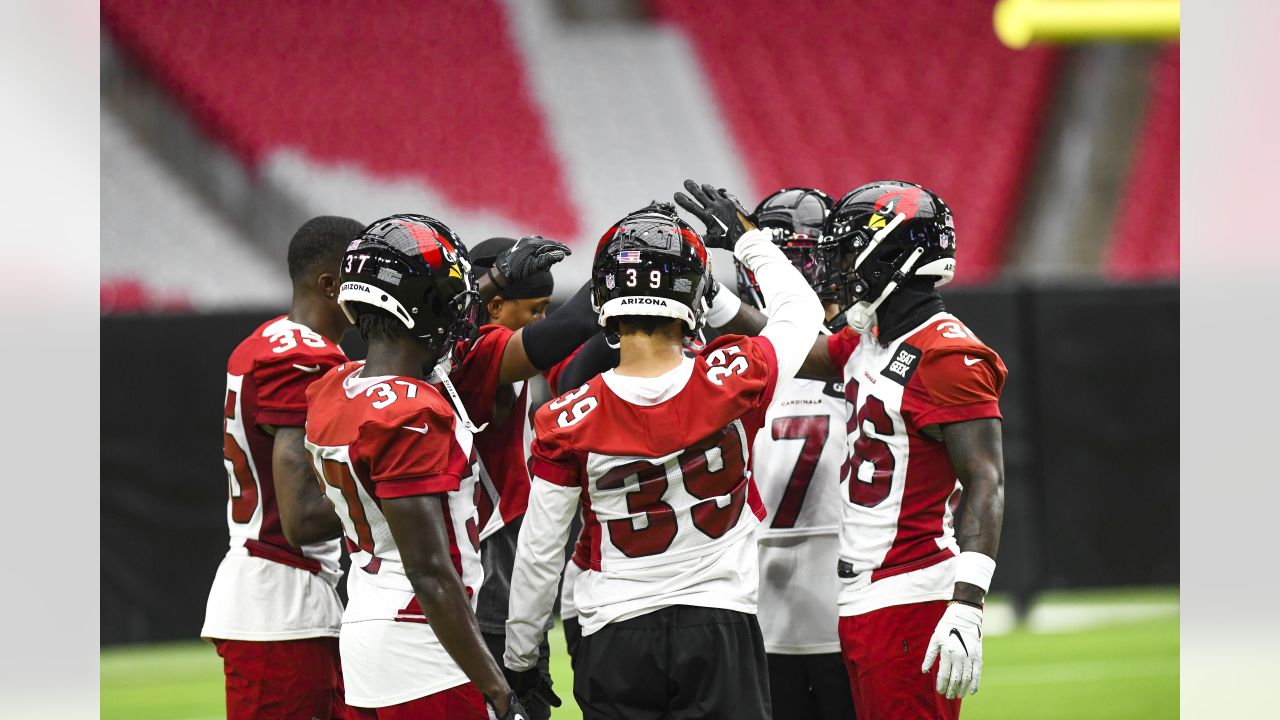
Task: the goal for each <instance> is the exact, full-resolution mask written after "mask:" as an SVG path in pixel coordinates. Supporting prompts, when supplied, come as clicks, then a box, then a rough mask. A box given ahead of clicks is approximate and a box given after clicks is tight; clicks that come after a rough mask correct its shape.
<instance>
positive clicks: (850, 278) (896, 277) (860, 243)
mask: <svg viewBox="0 0 1280 720" xmlns="http://www.w3.org/2000/svg"><path fill="white" fill-rule="evenodd" d="M823 245H824V246H825V247H826V248H827V249H828V251H829V252H831V253H832V254H833V256H834V262H832V263H831V264H830V267H829V269H830V271H831V275H830V280H829V281H828V282H827V283H825V284H828V285H834V286H835V287H836V288H837V291H838V293H839V298H838V300H839V302H840V305H841V307H842V308H843V310H844V312H845V317H846V318H847V319H848V322H849V326H850V327H852V328H853V329H854V330H856V331H858V332H865V331H867V330H869V329H870V328H871V327H872V326H874V325H875V313H876V308H878V307H880V304H881V303H883V302H884V301H885V299H886V298H888V297H889V296H890V295H892V294H893V292H894V291H895V290H897V289H898V287H899V286H901V285H902V283H904V282H905V281H906V280H907V279H908V278H911V277H919V276H932V277H933V278H934V286H935V287H939V286H942V285H945V284H947V283H948V282H950V281H951V278H952V276H953V275H955V270H956V233H955V224H954V222H953V220H952V217H951V209H950V208H948V207H947V204H946V203H945V202H943V201H942V198H940V197H938V196H937V195H936V194H934V193H933V192H931V191H929V190H926V189H925V188H923V187H921V186H919V185H916V184H914V183H906V182H899V181H897V180H882V181H880V182H874V183H869V184H867V185H863V186H862V187H859V188H855V189H853V190H850V191H849V192H848V193H846V194H845V196H844V197H842V198H840V201H839V202H837V203H836V205H835V207H834V208H833V209H832V211H831V214H830V215H829V216H827V223H826V227H825V229H824V231H823Z"/></svg>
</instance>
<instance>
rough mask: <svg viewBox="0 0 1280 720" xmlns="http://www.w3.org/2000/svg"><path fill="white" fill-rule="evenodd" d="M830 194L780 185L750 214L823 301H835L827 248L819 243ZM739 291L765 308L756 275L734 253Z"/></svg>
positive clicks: (745, 297) (759, 306)
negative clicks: (830, 284) (780, 187)
mask: <svg viewBox="0 0 1280 720" xmlns="http://www.w3.org/2000/svg"><path fill="white" fill-rule="evenodd" d="M832 204H833V202H832V200H831V196H829V195H827V194H826V193H824V192H822V191H821V190H816V189H814V188H801V187H793V188H783V189H781V190H779V191H777V192H775V193H773V194H772V195H770V196H768V197H766V198H765V199H764V200H761V201H760V205H759V206H757V207H756V211H755V212H754V213H752V214H751V218H752V221H753V222H755V224H756V226H757V227H759V228H762V229H765V230H769V231H770V232H771V233H772V234H773V242H774V244H775V245H777V246H778V247H779V248H781V249H782V254H783V255H786V256H787V259H789V260H790V261H791V264H792V265H795V267H796V269H797V270H799V271H800V274H801V275H803V276H804V277H805V279H806V280H808V281H809V284H810V285H811V286H813V288H814V289H815V290H816V291H817V292H818V297H819V298H821V299H822V301H823V302H834V301H835V293H834V289H829V285H828V284H827V283H828V277H829V276H830V271H829V270H828V269H827V262H828V260H829V256H830V252H829V251H827V250H826V249H825V248H823V247H820V246H819V239H820V238H821V237H822V228H823V225H824V224H825V222H826V219H827V214H828V213H830V212H831V206H832ZM733 262H734V266H735V268H736V269H737V273H738V294H739V295H740V296H741V297H742V299H743V300H746V301H747V302H748V303H749V304H751V305H753V306H755V307H756V308H759V309H763V308H764V295H762V294H761V292H760V284H759V283H757V282H756V276H755V274H754V273H752V272H751V271H750V270H748V269H747V267H746V266H745V265H743V264H742V262H741V261H739V260H738V259H737V258H736V257H735V258H734V260H733Z"/></svg>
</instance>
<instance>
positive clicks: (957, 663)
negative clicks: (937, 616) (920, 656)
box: [920, 602, 982, 700]
mask: <svg viewBox="0 0 1280 720" xmlns="http://www.w3.org/2000/svg"><path fill="white" fill-rule="evenodd" d="M935 658H939V660H938V694H939V695H946V696H947V699H949V700H954V699H955V698H958V697H961V696H963V695H964V694H965V693H966V692H967V693H968V694H970V695H972V694H974V693H976V692H978V682H979V681H980V680H981V679H982V610H979V609H978V608H976V607H973V606H971V605H964V604H962V603H957V602H953V603H951V604H949V605H947V611H946V612H944V613H943V614H942V619H941V620H939V621H938V627H937V628H936V629H934V631H933V637H931V638H929V651H928V652H926V653H925V655H924V664H923V665H921V666H920V672H922V673H925V672H929V668H930V666H932V665H933V661H934V659H935Z"/></svg>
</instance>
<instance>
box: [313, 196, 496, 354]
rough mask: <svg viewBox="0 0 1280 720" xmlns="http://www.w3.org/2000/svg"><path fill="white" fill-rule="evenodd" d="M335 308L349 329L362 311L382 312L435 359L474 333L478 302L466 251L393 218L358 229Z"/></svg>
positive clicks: (443, 231) (433, 231) (442, 234)
mask: <svg viewBox="0 0 1280 720" xmlns="http://www.w3.org/2000/svg"><path fill="white" fill-rule="evenodd" d="M338 282H339V289H338V305H339V306H341V307H342V310H343V312H344V313H346V315H347V318H348V319H349V320H351V322H353V323H354V322H356V319H357V317H358V316H359V314H360V312H361V308H363V307H376V308H381V309H382V310H385V311H386V312H388V313H390V314H391V315H392V316H393V317H395V318H396V319H398V320H399V321H400V322H402V323H404V326H405V327H406V328H408V329H409V332H411V333H413V335H414V336H415V337H417V338H418V339H419V340H421V341H422V342H423V343H425V344H427V345H428V346H429V347H431V348H434V349H436V350H437V351H438V354H437V358H440V357H442V356H443V355H444V354H445V352H446V351H450V350H453V349H454V348H455V346H457V345H458V343H459V341H461V340H470V339H471V338H472V337H474V335H475V331H476V308H477V306H478V304H479V303H478V302H477V301H478V300H479V295H478V293H477V292H476V284H475V280H474V279H473V278H472V277H471V262H470V261H469V259H468V258H467V249H466V246H465V245H463V244H462V240H461V238H459V237H458V235H457V233H455V232H454V231H453V230H452V229H450V228H449V226H448V225H445V224H444V223H443V222H441V221H439V220H436V219H435V218H431V217H427V216H426V215H392V216H390V217H385V218H383V219H381V220H378V221H376V222H374V223H372V224H371V225H369V226H368V227H366V228H365V229H364V231H363V232H362V233H361V234H360V236H359V237H357V238H356V239H355V240H353V241H351V244H350V245H349V246H347V252H346V254H345V255H344V256H343V258H342V267H341V272H340V275H339V278H338Z"/></svg>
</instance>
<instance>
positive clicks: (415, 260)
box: [306, 215, 524, 720]
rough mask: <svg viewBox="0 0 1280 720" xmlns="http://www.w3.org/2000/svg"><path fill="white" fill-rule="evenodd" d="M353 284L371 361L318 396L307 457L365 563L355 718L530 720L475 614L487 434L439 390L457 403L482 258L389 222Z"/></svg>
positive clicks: (354, 257)
mask: <svg viewBox="0 0 1280 720" xmlns="http://www.w3.org/2000/svg"><path fill="white" fill-rule="evenodd" d="M507 279H508V281H514V280H519V279H520V278H519V277H516V276H513V275H508V276H507ZM340 282H341V284H340V289H339V293H338V302H339V304H340V305H341V307H342V309H343V310H344V311H345V312H346V313H347V316H348V318H349V319H350V320H351V321H352V322H353V323H355V324H356V325H357V326H358V327H359V329H360V334H361V335H362V336H363V337H364V338H365V340H366V341H367V342H368V344H369V354H368V360H367V361H365V362H348V363H344V364H342V365H340V366H338V367H337V368H336V369H335V370H333V371H332V372H330V373H329V374H327V375H326V376H325V377H324V378H322V379H321V380H320V381H319V382H317V383H315V384H314V385H313V386H312V387H311V389H310V390H308V392H307V396H308V401H309V407H308V414H307V426H306V433H307V436H306V446H307V449H308V450H309V451H310V452H311V456H312V460H313V465H314V467H315V471H316V474H317V475H318V476H319V477H320V479H321V482H322V483H323V485H324V489H325V493H326V495H327V496H328V498H329V500H330V501H331V502H332V503H333V506H334V508H335V509H336V511H337V515H338V517H339V518H340V519H341V522H342V526H343V532H344V534H345V536H346V542H347V548H348V550H349V551H350V552H351V572H350V575H349V579H348V583H347V591H348V596H349V602H348V604H347V608H346V611H345V612H344V613H343V616H342V631H341V650H342V662H343V668H344V671H345V680H346V691H347V703H348V705H349V706H354V708H360V709H364V710H363V712H362V713H360V715H359V716H360V717H367V718H375V717H376V718H384V719H385V718H420V717H448V718H465V719H471V718H474V719H476V720H480V719H481V718H485V717H486V716H487V712H486V704H487V705H488V707H489V708H490V709H491V710H492V711H493V712H494V713H495V714H496V715H497V716H498V717H505V718H515V717H523V716H524V710H523V708H522V707H521V706H520V703H519V700H518V699H517V698H516V697H515V696H514V695H513V694H512V693H511V689H510V687H509V685H508V684H507V681H506V679H505V678H504V677H503V674H502V671H501V669H500V668H499V666H498V664H497V663H496V662H495V661H494V659H493V657H492V655H491V654H490V653H489V651H488V649H487V648H486V647H485V644H484V640H483V639H482V638H481V636H480V630H479V628H478V626H477V624H476V619H475V614H474V609H475V606H474V603H475V597H476V592H477V591H478V590H479V587H480V582H481V578H482V575H483V571H482V569H481V565H480V554H479V549H480V531H479V527H478V526H477V521H478V518H477V514H476V506H475V496H476V494H477V493H478V491H479V485H478V482H477V471H476V467H475V461H474V457H475V453H474V447H473V439H472V435H471V432H470V430H469V429H468V428H469V427H470V426H471V423H470V421H469V420H468V418H467V417H466V415H465V411H463V410H462V409H461V408H458V409H456V410H455V408H454V407H451V406H450V404H449V402H448V401H447V400H446V399H445V398H444V397H443V396H442V395H441V393H440V392H439V391H438V390H437V389H436V387H435V386H434V385H432V384H430V383H428V382H427V379H426V376H428V375H434V376H435V378H434V379H437V380H440V381H441V383H442V384H443V385H444V386H445V387H446V388H448V387H449V385H448V383H447V380H446V379H444V377H443V376H444V370H445V368H447V366H448V364H449V363H450V358H449V355H450V354H452V352H453V351H454V349H455V348H456V347H457V344H458V342H459V341H460V340H464V339H466V338H468V337H470V336H471V334H472V333H474V331H475V324H474V322H475V310H476V304H477V302H478V294H477V292H476V290H475V285H474V281H473V279H472V276H471V268H470V264H469V262H468V260H467V255H466V249H465V248H464V247H463V245H462V243H461V241H460V240H459V239H458V237H457V235H455V234H454V233H453V231H452V230H451V229H450V228H449V227H448V226H447V225H445V224H444V223H442V222H440V221H438V220H435V219H433V218H430V217H426V216H422V215H396V216H392V217H388V218H384V219H382V220H379V221H377V222H375V223H373V224H372V225H370V226H368V227H367V228H365V230H364V232H363V233H362V234H361V235H360V237H359V238H358V239H357V240H356V241H355V242H353V243H352V244H351V246H350V247H349V248H348V249H347V252H346V255H345V258H344V260H343V265H342V275H341V278H340ZM468 680H470V682H468ZM354 708H353V709H354Z"/></svg>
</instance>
